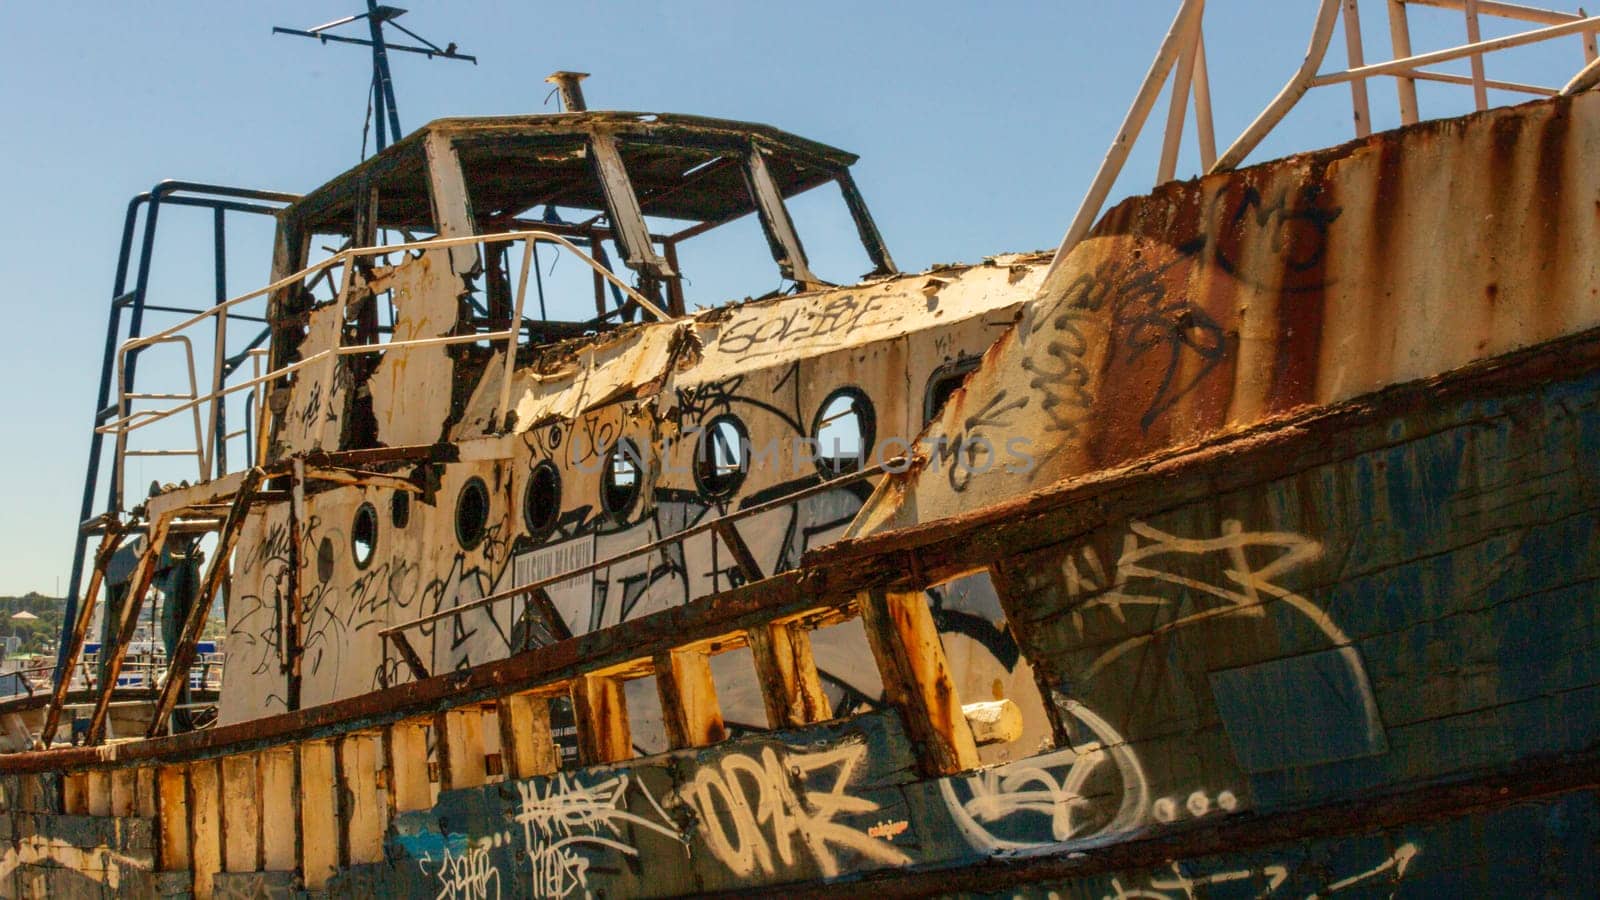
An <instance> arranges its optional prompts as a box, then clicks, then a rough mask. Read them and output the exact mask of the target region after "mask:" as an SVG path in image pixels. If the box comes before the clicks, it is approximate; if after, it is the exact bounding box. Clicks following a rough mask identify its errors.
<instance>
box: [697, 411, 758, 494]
mask: <svg viewBox="0 0 1600 900" xmlns="http://www.w3.org/2000/svg"><path fill="white" fill-rule="evenodd" d="M749 473H750V432H749V431H747V430H745V427H744V423H743V422H741V421H739V419H738V417H736V416H731V415H721V416H717V417H716V418H714V419H712V420H711V421H710V422H709V423H707V424H706V426H705V429H704V430H703V431H701V432H700V441H699V444H698V445H697V446H696V447H695V448H694V483H695V484H696V485H697V486H699V488H700V492H701V493H703V494H705V495H706V496H707V497H727V496H729V495H730V494H732V493H734V492H735V491H737V490H739V486H740V485H742V484H744V479H745V476H746V475H748V474H749Z"/></svg>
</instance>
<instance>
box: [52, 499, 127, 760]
mask: <svg viewBox="0 0 1600 900" xmlns="http://www.w3.org/2000/svg"><path fill="white" fill-rule="evenodd" d="M107 527H108V528H109V529H111V530H110V531H108V532H107V533H106V538H105V540H104V541H103V542H101V544H100V550H99V552H98V553H96V554H95V557H94V569H93V570H92V571H91V572H90V574H89V587H88V589H87V590H85V591H84V594H83V605H82V606H81V607H79V608H78V618H77V620H76V621H75V622H73V624H72V642H71V643H70V644H69V645H68V647H67V653H66V656H64V657H63V658H62V660H61V669H60V671H59V673H58V677H57V679H56V684H55V689H54V690H53V691H52V692H51V696H50V706H49V709H47V710H46V712H45V715H44V727H42V728H40V729H39V746H40V747H41V748H43V747H49V746H50V742H51V741H52V740H54V739H55V736H56V727H57V726H58V725H60V724H61V710H62V707H64V706H65V705H66V702H67V694H68V692H70V691H71V689H72V671H73V670H74V669H76V668H77V667H78V659H79V658H80V657H81V656H82V655H83V644H84V641H86V640H87V639H88V635H89V625H90V623H92V622H93V621H94V604H95V601H96V600H97V599H99V595H100V588H101V587H103V586H104V584H105V577H106V566H107V565H108V564H109V563H110V562H111V557H112V556H114V555H116V552H117V548H118V547H121V546H122V540H123V538H125V537H127V534H128V533H127V532H126V531H124V530H121V529H120V528H117V527H116V525H115V524H114V523H110V522H108V524H107Z"/></svg>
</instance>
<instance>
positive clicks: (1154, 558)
mask: <svg viewBox="0 0 1600 900" xmlns="http://www.w3.org/2000/svg"><path fill="white" fill-rule="evenodd" d="M1257 548H1259V549H1262V550H1277V551H1281V552H1280V553H1279V555H1278V556H1277V557H1276V558H1274V559H1272V560H1271V561H1270V562H1269V563H1267V564H1266V565H1264V566H1261V567H1260V568H1255V567H1252V566H1251V564H1250V561H1249V558H1248V554H1247V552H1246V551H1248V550H1251V549H1257ZM1208 553H1225V554H1227V560H1228V565H1227V568H1225V569H1224V570H1223V574H1224V575H1225V576H1226V577H1227V580H1228V581H1229V582H1230V583H1229V584H1212V583H1210V582H1207V581H1202V580H1200V579H1197V578H1191V577H1188V576H1186V575H1181V574H1178V573H1176V572H1173V571H1169V570H1167V569H1166V568H1163V567H1162V566H1161V565H1160V564H1159V562H1158V560H1161V559H1162V558H1165V559H1166V560H1169V561H1170V560H1171V558H1173V557H1183V556H1201V555H1205V554H1208ZM1321 556H1322V544H1321V543H1319V542H1318V541H1314V540H1312V539H1310V538H1307V537H1305V536H1303V535H1299V534H1294V533H1292V532H1278V531H1260V532H1247V531H1245V530H1244V529H1243V527H1242V526H1241V525H1240V524H1239V522H1238V521H1237V520H1235V519H1227V520H1225V521H1224V522H1223V523H1222V534H1221V535H1219V536H1217V537H1214V538H1184V537H1178V536H1176V535H1172V534H1168V533H1166V532H1164V531H1162V530H1160V529H1159V528H1155V527H1152V526H1150V525H1147V524H1145V523H1144V522H1131V523H1129V525H1128V533H1127V534H1126V535H1125V536H1124V537H1123V541H1122V553H1121V555H1120V556H1119V557H1118V558H1117V561H1116V564H1115V565H1114V566H1113V567H1112V569H1111V571H1110V572H1109V573H1108V572H1107V571H1106V568H1105V566H1104V564H1103V563H1102V562H1101V559H1100V556H1099V554H1098V553H1097V552H1096V550H1095V548H1093V547H1084V548H1082V549H1081V550H1079V551H1078V552H1077V553H1076V554H1071V555H1068V556H1067V558H1066V560H1065V561H1064V562H1063V564H1062V568H1063V572H1062V574H1063V576H1064V578H1065V580H1066V584H1067V596H1068V598H1069V599H1070V600H1073V601H1079V602H1078V603H1077V605H1076V606H1075V608H1074V610H1073V622H1074V624H1075V625H1076V626H1077V628H1078V630H1079V631H1080V632H1081V631H1083V629H1084V618H1085V614H1086V613H1088V612H1091V611H1095V610H1105V611H1108V612H1109V613H1110V614H1111V615H1112V616H1114V617H1115V619H1116V621H1117V622H1119V623H1121V622H1126V621H1127V610H1126V609H1125V608H1126V607H1135V606H1176V605H1177V603H1178V601H1177V600H1176V599H1174V598H1173V597H1169V596H1164V595H1161V594H1153V593H1147V592H1145V591H1141V590H1139V589H1138V588H1137V586H1136V582H1138V581H1139V580H1140V579H1143V580H1145V581H1152V582H1156V583H1158V584H1163V585H1170V586H1175V587H1179V588H1183V589H1185V593H1186V594H1187V595H1188V596H1190V597H1210V598H1214V599H1215V600H1219V601H1221V604H1220V605H1217V606H1211V607H1207V608H1203V609H1200V610H1199V611H1197V612H1192V613H1188V614H1185V615H1180V616H1177V617H1176V618H1174V619H1172V620H1171V621H1168V622H1164V623H1161V624H1159V625H1155V626H1153V627H1151V628H1148V629H1142V630H1141V632H1140V633H1139V634H1137V635H1135V636H1133V637H1130V638H1128V639H1127V640H1124V641H1122V642H1120V643H1118V644H1116V645H1114V646H1112V647H1111V648H1110V649H1109V650H1107V651H1106V652H1104V653H1102V654H1101V655H1100V656H1099V658H1097V659H1096V660H1095V661H1094V663H1093V664H1092V665H1090V667H1089V670H1088V672H1087V673H1085V674H1086V675H1089V676H1092V675H1094V674H1096V673H1098V672H1099V671H1100V670H1101V669H1103V668H1105V667H1106V666H1107V665H1109V664H1110V663H1112V662H1113V661H1115V660H1116V659H1118V658H1119V657H1121V656H1122V655H1123V654H1125V653H1127V652H1128V651H1130V650H1133V649H1134V648H1136V647H1139V646H1141V645H1143V644H1146V643H1149V642H1150V641H1152V640H1155V639H1156V638H1157V637H1159V636H1160V635H1162V634H1165V633H1167V632H1170V631H1174V630H1176V629H1179V628H1183V627H1185V626H1188V625H1192V624H1194V623H1196V622H1201V621H1205V620H1209V619H1215V618H1218V617H1221V616H1245V617H1260V616H1264V615H1266V609H1265V607H1264V604H1265V603H1266V602H1268V601H1269V600H1281V601H1283V602H1285V603H1287V604H1289V605H1290V606H1292V607H1293V608H1294V609H1295V610H1297V611H1299V612H1300V613H1301V614H1302V615H1304V616H1305V617H1306V618H1307V619H1308V620H1309V621H1310V622H1311V623H1312V624H1313V625H1315V626H1316V627H1317V628H1318V629H1319V630H1320V631H1321V632H1322V633H1323V634H1325V635H1326V636H1327V637H1328V639H1329V640H1330V641H1331V642H1332V643H1333V644H1334V646H1337V647H1345V646H1349V644H1350V639H1349V637H1347V636H1346V635H1345V633H1344V631H1343V630H1341V629H1340V628H1339V626H1338V625H1336V624H1334V622H1333V620H1332V619H1331V618H1330V617H1329V616H1328V614H1327V613H1326V612H1324V611H1323V610H1322V609H1321V608H1320V607H1318V606H1317V605H1316V604H1315V603H1312V602H1311V601H1310V600H1308V599H1306V598H1305V597H1302V596H1300V595H1299V594H1297V593H1295V592H1293V591H1291V590H1289V589H1288V588H1285V587H1283V586H1281V585H1280V584H1278V581H1279V579H1280V578H1281V577H1282V576H1283V575H1285V574H1287V573H1289V572H1291V571H1293V570H1295V569H1297V568H1299V567H1300V566H1302V565H1305V564H1306V563H1308V562H1312V561H1314V560H1316V559H1319V558H1321ZM1191 592H1192V593H1191Z"/></svg>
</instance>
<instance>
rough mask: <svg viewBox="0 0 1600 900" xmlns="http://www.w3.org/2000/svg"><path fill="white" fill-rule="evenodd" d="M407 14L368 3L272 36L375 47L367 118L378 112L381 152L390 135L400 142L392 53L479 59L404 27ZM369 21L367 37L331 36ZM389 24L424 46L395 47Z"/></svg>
mask: <svg viewBox="0 0 1600 900" xmlns="http://www.w3.org/2000/svg"><path fill="white" fill-rule="evenodd" d="M405 13H406V11H405V10H403V9H401V8H399V7H397V6H379V5H378V3H377V0H367V11H366V12H364V13H356V14H355V15H349V16H345V17H344V18H342V19H334V20H333V21H332V22H325V23H323V24H321V25H317V26H314V27H312V28H305V29H300V28H284V27H282V26H276V27H274V28H273V29H272V33H273V34H292V35H297V36H299V37H308V38H316V39H317V40H319V41H321V42H322V43H324V44H326V43H327V42H329V41H334V42H336V43H341V44H360V45H362V46H366V47H371V48H372V86H371V88H370V89H369V93H368V98H369V101H370V103H369V105H368V108H367V115H368V116H369V117H370V116H371V115H372V112H373V110H374V109H376V111H377V117H376V118H377V125H378V135H377V138H378V141H377V145H378V152H380V153H381V152H383V149H384V148H385V147H387V146H389V135H390V134H393V135H394V139H395V140H399V139H400V134H401V132H400V109H399V107H398V105H397V104H396V103H395V99H394V78H393V76H391V75H390V73H389V51H390V50H396V51H400V52H404V53H420V54H422V55H424V56H426V57H428V58H429V59H434V58H438V59H459V60H465V61H467V62H470V63H472V64H473V65H477V64H478V58H477V57H475V56H469V55H467V54H465V53H458V52H456V45H455V42H453V41H452V42H451V43H449V44H446V45H445V46H443V47H440V46H439V45H438V44H435V43H434V42H432V41H430V40H428V39H427V38H425V37H423V36H422V35H420V34H417V33H416V32H415V31H412V30H411V29H409V28H407V27H405V26H404V25H401V24H400V23H399V22H396V21H395V20H396V19H398V18H400V17H401V16H403V15H405ZM362 19H365V20H366V21H367V35H368V36H367V37H365V38H358V37H351V36H349V35H342V34H331V33H329V32H330V31H331V30H332V29H334V28H338V27H339V26H341V25H349V24H351V23H352V22H359V21H360V20H362ZM385 25H389V26H392V27H394V28H395V29H397V30H399V31H400V32H402V33H404V34H406V35H408V36H410V37H411V38H413V39H414V40H417V41H420V42H421V43H422V45H423V46H420V47H419V46H416V45H414V44H395V43H391V42H389V41H387V40H385V39H384V34H383V27H384V26H385ZM366 146H367V138H366V123H365V122H363V123H362V127H361V151H362V156H363V157H364V156H365V155H366Z"/></svg>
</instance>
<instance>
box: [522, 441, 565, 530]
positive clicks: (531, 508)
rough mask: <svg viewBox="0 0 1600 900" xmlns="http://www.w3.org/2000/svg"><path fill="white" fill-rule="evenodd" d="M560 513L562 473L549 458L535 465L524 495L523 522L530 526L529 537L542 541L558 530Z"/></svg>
mask: <svg viewBox="0 0 1600 900" xmlns="http://www.w3.org/2000/svg"><path fill="white" fill-rule="evenodd" d="M560 515H561V473H560V472H558V471H556V467H555V464H554V463H552V462H550V460H548V459H547V460H545V461H543V462H541V463H539V464H538V465H537V466H534V467H533V476H532V477H530V478H529V479H528V490H527V492H526V493H524V494H523V495H522V523H523V524H524V525H526V526H528V536H529V537H531V538H533V539H534V540H535V541H542V540H544V539H545V538H547V537H549V536H550V533H551V532H553V531H555V530H556V519H557V518H559V517H560Z"/></svg>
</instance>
